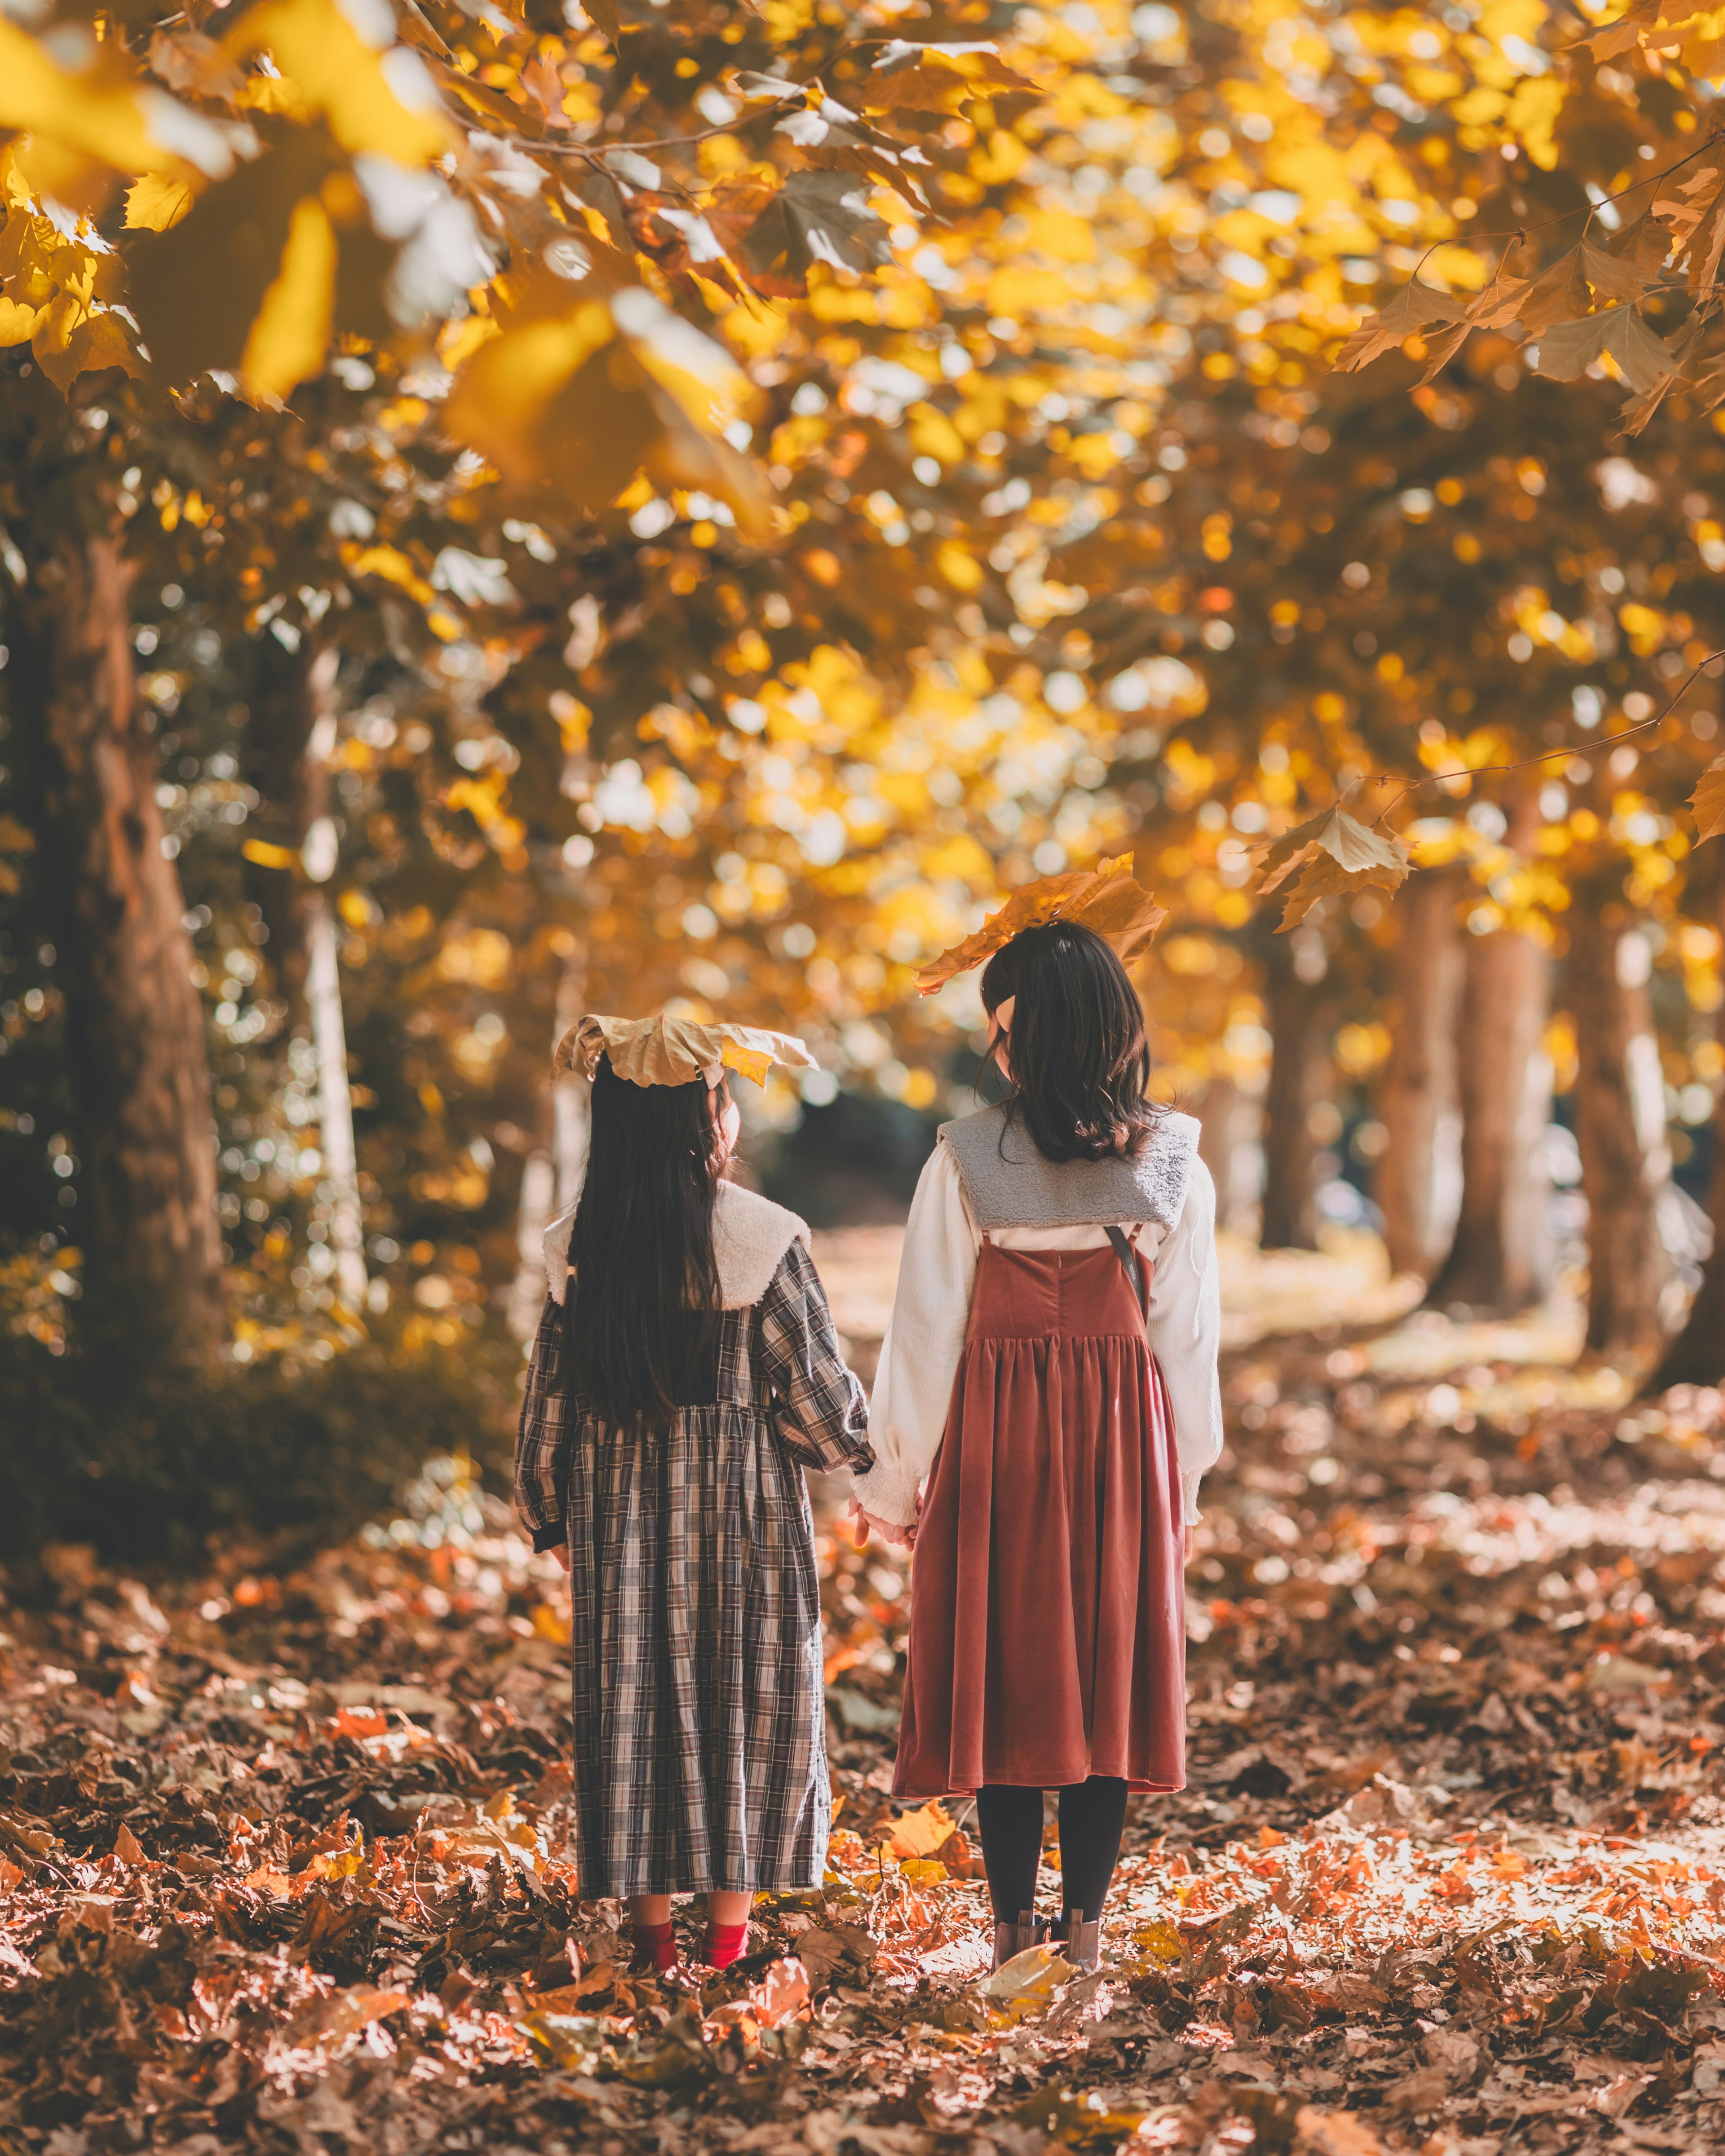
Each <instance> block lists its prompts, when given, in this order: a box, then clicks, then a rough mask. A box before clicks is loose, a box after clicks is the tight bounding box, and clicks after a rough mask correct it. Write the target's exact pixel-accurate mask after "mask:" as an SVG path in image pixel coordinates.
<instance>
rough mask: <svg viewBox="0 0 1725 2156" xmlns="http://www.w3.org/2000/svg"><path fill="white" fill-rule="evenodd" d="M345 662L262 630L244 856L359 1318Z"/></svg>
mask: <svg viewBox="0 0 1725 2156" xmlns="http://www.w3.org/2000/svg"><path fill="white" fill-rule="evenodd" d="M340 665H341V654H340V653H339V652H338V651H337V650H336V647H335V646H334V645H333V644H317V643H316V642H315V641H314V640H313V639H312V638H311V637H310V636H309V635H308V636H306V637H304V638H303V639H301V640H300V644H299V647H298V649H295V650H293V651H290V650H288V649H286V648H285V646H284V645H282V644H280V643H279V642H278V640H277V639H275V637H273V636H270V635H268V634H265V635H264V636H261V637H259V639H257V642H256V644H255V646H254V662H253V680H252V703H251V712H250V716H249V719H248V721H247V725H246V748H245V768H246V775H247V777H248V778H249V780H250V782H251V783H252V784H253V785H254V787H256V788H257V790H258V794H259V806H258V813H257V814H256V815H255V816H254V818H253V819H252V821H253V827H254V836H253V839H251V840H250V841H249V851H248V853H247V856H246V858H247V862H248V868H249V873H248V877H247V884H248V888H249V891H251V894H252V896H253V898H254V902H255V903H256V905H257V906H258V908H259V911H260V912H261V913H262V914H263V916H264V923H265V926H266V927H268V929H269V931H270V942H269V950H270V962H271V965H272V967H273V968H274V971H275V985H276V988H277V991H278V993H280V996H281V997H282V999H283V1001H284V1002H285V1004H287V1006H288V1009H289V1010H290V1013H292V1014H294V1016H295V1019H296V1020H297V1022H298V1023H299V1024H307V1023H309V1024H310V1026H311V1042H312V1047H313V1049H314V1050H315V1052H316V1057H317V1093H318V1122H319V1126H320V1128H321V1133H322V1152H323V1178H322V1179H323V1181H324V1182H325V1183H327V1184H328V1186H329V1191H330V1197H329V1205H330V1250H331V1255H333V1256H334V1258H335V1260H336V1276H335V1277H336V1294H337V1296H339V1298H340V1300H341V1304H342V1306H343V1308H344V1310H345V1311H346V1312H347V1314H348V1315H349V1316H351V1317H355V1318H357V1317H358V1315H359V1313H360V1312H361V1311H362V1310H363V1308H364V1307H365V1303H366V1287H367V1283H366V1259H365V1208H364V1204H363V1203H362V1199H361V1196H360V1188H359V1153H358V1147H357V1145H356V1143H355V1142H354V1135H353V1096H352V1091H351V1089H350V1087H349V1085H348V1079H347V1024H346V1021H345V1019H344V1018H343V1016H342V1011H341V963H340V951H341V929H340V926H339V924H338V922H337V921H336V913H335V909H334V908H333V907H332V906H331V904H330V900H329V894H328V891H326V888H325V885H326V884H327V883H328V881H329V880H330V878H331V876H332V875H334V874H335V872H336V865H337V862H338V854H337V845H336V826H335V823H334V820H333V819H332V818H331V814H330V770H329V764H330V757H331V754H332V753H333V752H334V750H335V746H336V675H337V673H338V671H339V670H340Z"/></svg>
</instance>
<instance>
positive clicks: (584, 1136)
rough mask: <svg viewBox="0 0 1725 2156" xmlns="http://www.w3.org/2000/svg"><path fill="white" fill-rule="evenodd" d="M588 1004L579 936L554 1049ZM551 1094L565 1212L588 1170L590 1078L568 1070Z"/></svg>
mask: <svg viewBox="0 0 1725 2156" xmlns="http://www.w3.org/2000/svg"><path fill="white" fill-rule="evenodd" d="M586 1007H587V946H586V944H585V943H583V942H580V941H579V940H577V942H576V943H575V946H574V948H573V949H572V951H571V952H569V954H568V955H567V957H566V958H565V959H564V961H563V970H562V977H561V978H559V980H558V982H557V1024H556V1026H555V1028H554V1029H553V1033H554V1037H553V1039H552V1048H553V1049H555V1048H556V1046H557V1042H558V1041H560V1040H561V1039H562V1037H563V1035H564V1034H566V1033H567V1031H568V1030H569V1028H570V1027H571V1026H572V1025H573V1024H575V1023H576V1021H577V1020H578V1019H579V1018H580V1017H581V1016H582V1014H583V1011H584V1010H585V1009H586ZM551 1097H552V1132H553V1135H552V1159H553V1160H554V1161H555V1162H556V1163H557V1210H558V1212H560V1213H561V1212H562V1211H563V1209H565V1208H566V1207H567V1206H570V1205H572V1204H574V1203H575V1201H576V1199H578V1197H579V1196H580V1195H581V1183H582V1178H583V1176H584V1175H585V1174H586V1173H587V1141H588V1085H587V1081H586V1080H585V1079H584V1078H578V1077H577V1076H576V1075H575V1074H574V1073H573V1072H572V1071H568V1070H566V1071H564V1072H562V1075H560V1076H558V1077H557V1078H555V1079H554V1080H553V1081H552V1096H551Z"/></svg>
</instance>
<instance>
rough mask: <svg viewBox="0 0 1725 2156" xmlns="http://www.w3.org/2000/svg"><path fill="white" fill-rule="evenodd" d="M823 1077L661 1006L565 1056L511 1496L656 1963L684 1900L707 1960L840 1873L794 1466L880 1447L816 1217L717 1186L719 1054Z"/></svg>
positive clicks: (584, 1759) (602, 1851) (583, 1764)
mask: <svg viewBox="0 0 1725 2156" xmlns="http://www.w3.org/2000/svg"><path fill="white" fill-rule="evenodd" d="M559 1060H560V1062H561V1063H562V1064H564V1065H570V1064H572V1065H576V1066H578V1068H580V1069H581V1070H584V1071H585V1072H586V1073H587V1074H588V1076H590V1077H591V1079H592V1081H593V1115H592V1137H591V1144H590V1149H589V1152H588V1165H587V1175H586V1179H585V1181H584V1183H583V1186H582V1191H581V1196H580V1199H579V1202H578V1204H577V1205H576V1207H575V1208H574V1209H573V1211H572V1214H564V1215H562V1217H561V1218H559V1219H557V1220H554V1221H553V1222H552V1224H551V1227H550V1228H549V1229H547V1234H546V1263H547V1281H548V1285H549V1289H550V1293H549V1296H548V1299H547V1303H546V1307H545V1313H544V1317H543V1318H542V1321H541V1322H540V1327H539V1332H538V1337H537V1339H536V1342H535V1344H534V1348H533V1354H532V1361H531V1367H530V1368H529V1371H528V1376H527V1390H526V1399H525V1401H524V1403H523V1405H522V1409H521V1435H520V1438H519V1440H518V1443H517V1445H516V1507H517V1509H518V1511H519V1512H520V1513H521V1518H522V1520H523V1521H524V1522H526V1526H527V1527H528V1528H529V1530H530V1531H531V1534H532V1537H533V1545H534V1548H536V1549H555V1550H556V1551H557V1555H558V1559H559V1562H560V1563H562V1566H563V1567H564V1568H565V1570H566V1571H567V1573H568V1574H569V1590H570V1601H571V1606H572V1615H573V1638H572V1661H573V1665H574V1763H575V1804H576V1819H577V1839H578V1856H579V1863H580V1874H581V1886H582V1892H583V1894H586V1895H592V1896H593V1897H619V1898H627V1899H628V1900H629V1902H630V1903H631V1905H632V1909H631V1913H632V1917H633V1921H634V1955H635V1962H636V1965H637V1966H638V1967H639V1968H642V1969H660V1970H661V1971H663V1970H665V1969H670V1968H671V1967H672V1966H674V1964H675V1961H676V1958H677V1953H676V1948H675V1943H674V1940H673V1934H672V1928H671V1914H670V1909H671V1905H670V1897H671V1896H672V1895H673V1894H680V1893H705V1894H706V1897H707V1925H706V1938H705V1941H704V1945H703V1948H702V1953H701V1958H702V1959H704V1960H705V1961H706V1962H707V1963H711V1964H712V1965H713V1966H715V1967H720V1968H722V1967H724V1966H725V1965H726V1963H729V1962H731V1961H732V1960H734V1959H735V1958H736V1957H737V1955H738V1954H739V1953H742V1951H743V1950H744V1941H745V1938H746V1936H747V1919H748V1910H749V1905H750V1902H751V1901H752V1897H753V1896H754V1895H755V1893H756V1892H758V1891H761V1890H763V1889H767V1890H777V1891H779V1892H807V1891H809V1890H810V1889H813V1888H816V1887H819V1885H820V1883H821V1880H822V1876H823V1874H824V1867H825V1861H826V1847H827V1837H828V1830H829V1825H830V1823H831V1812H832V1806H831V1798H830V1794H829V1781H828V1775H827V1763H826V1743H825V1705H824V1694H823V1689H822V1681H821V1679H822V1655H821V1640H820V1599H819V1583H818V1580H817V1578H816V1572H815V1557H814V1524H813V1521H812V1518H811V1516H810V1512H809V1495H808V1491H807V1489H806V1487H805V1486H804V1483H803V1467H804V1466H814V1467H822V1468H835V1467H842V1466H849V1467H851V1468H853V1469H859V1468H866V1467H867V1466H869V1465H870V1461H871V1460H872V1457H873V1455H872V1454H871V1453H870V1449H869V1445H868V1440H867V1437H866V1435H865V1408H864V1404H863V1394H862V1389H861V1387H860V1385H859V1384H858V1383H857V1381H856V1379H855V1377H854V1376H852V1374H851V1373H850V1370H849V1369H848V1368H846V1367H845V1361H844V1358H843V1357H842V1355H841V1354H840V1353H839V1342H838V1337H837V1335H836V1333H835V1332H834V1329H833V1321H832V1317H831V1315H830V1313H829V1310H828V1307H827V1301H826V1296H825V1295H824V1292H823V1291H822V1288H821V1284H820V1281H819V1276H818V1275H817V1274H816V1272H815V1270H814V1263H813V1261H812V1260H811V1259H810V1257H809V1229H808V1227H807V1226H806V1224H804V1223H803V1221H801V1220H799V1219H798V1218H797V1216H796V1214H793V1213H789V1212H787V1211H786V1210H785V1209H784V1208H783V1206H779V1205H774V1204H770V1203H769V1202H768V1200H767V1199H764V1198H762V1197H759V1196H757V1195H756V1194H755V1193H753V1192H752V1191H748V1190H745V1189H743V1188H740V1187H739V1186H738V1185H737V1184H736V1183H731V1182H729V1181H727V1180H726V1170H727V1168H728V1166H729V1164H730V1161H731V1158H732V1152H734V1150H735V1147H736V1144H737V1124H738V1116H737V1106H736V1104H735V1102H734V1101H732V1099H731V1096H730V1088H729V1085H728V1082H727V1080H726V1070H725V1065H726V1064H727V1063H728V1064H730V1065H732V1066H733V1067H736V1068H738V1069H742V1070H747V1071H748V1072H749V1073H750V1075H753V1076H756V1077H757V1078H758V1077H760V1076H762V1075H764V1073H765V1071H766V1069H767V1067H768V1064H769V1063H771V1062H773V1061H779V1062H788V1063H791V1064H801V1065H805V1066H807V1065H809V1064H810V1063H811V1062H812V1060H813V1059H812V1058H811V1057H810V1056H809V1053H808V1051H807V1050H806V1049H804V1048H803V1045H802V1043H801V1042H800V1041H794V1040H790V1039H786V1038H785V1037H784V1036H783V1035H781V1034H766V1033H762V1032H759V1031H757V1030H755V1029H751V1028H744V1027H739V1026H700V1025H695V1024H691V1023H690V1022H689V1021H687V1020H684V1019H667V1018H663V1017H661V1018H658V1019H644V1020H624V1019H601V1018H587V1019H583V1020H582V1022H581V1024H580V1025H579V1026H578V1027H576V1028H575V1029H573V1031H572V1033H571V1034H570V1035H569V1036H568V1037H567V1039H566V1041H565V1042H564V1044H563V1045H562V1048H560V1050H559Z"/></svg>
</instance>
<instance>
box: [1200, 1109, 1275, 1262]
mask: <svg viewBox="0 0 1725 2156" xmlns="http://www.w3.org/2000/svg"><path fill="white" fill-rule="evenodd" d="M1194 1112H1195V1113H1196V1115H1197V1116H1198V1157H1199V1159H1200V1160H1201V1161H1202V1162H1203V1163H1204V1166H1205V1167H1206V1168H1208V1169H1209V1172H1210V1178H1211V1180H1212V1181H1213V1182H1214V1184H1215V1186H1216V1225H1217V1226H1218V1227H1219V1228H1229V1229H1233V1230H1234V1231H1235V1234H1240V1233H1244V1232H1246V1231H1247V1223H1248V1220H1249V1218H1250V1215H1251V1214H1254V1213H1255V1211H1256V1210H1257V1207H1258V1199H1259V1195H1260V1193H1259V1192H1258V1190H1257V1188H1255V1185H1256V1184H1257V1183H1258V1182H1259V1181H1260V1178H1259V1177H1258V1176H1257V1175H1255V1174H1251V1173H1250V1162H1249V1156H1248V1148H1250V1152H1253V1153H1255V1152H1257V1151H1258V1150H1259V1148H1258V1143H1257V1139H1258V1125H1259V1122H1260V1111H1259V1106H1258V1103H1257V1101H1255V1100H1253V1099H1252V1098H1251V1097H1250V1095H1248V1094H1245V1093H1243V1092H1241V1091H1240V1087H1239V1086H1237V1085H1235V1082H1234V1081H1233V1079H1231V1078H1228V1077H1215V1078H1212V1079H1211V1080H1210V1081H1209V1083H1208V1084H1207V1085H1206V1086H1205V1087H1204V1094H1203V1097H1202V1098H1201V1099H1200V1100H1199V1102H1198V1106H1197V1108H1196V1110H1195V1111H1194Z"/></svg>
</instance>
